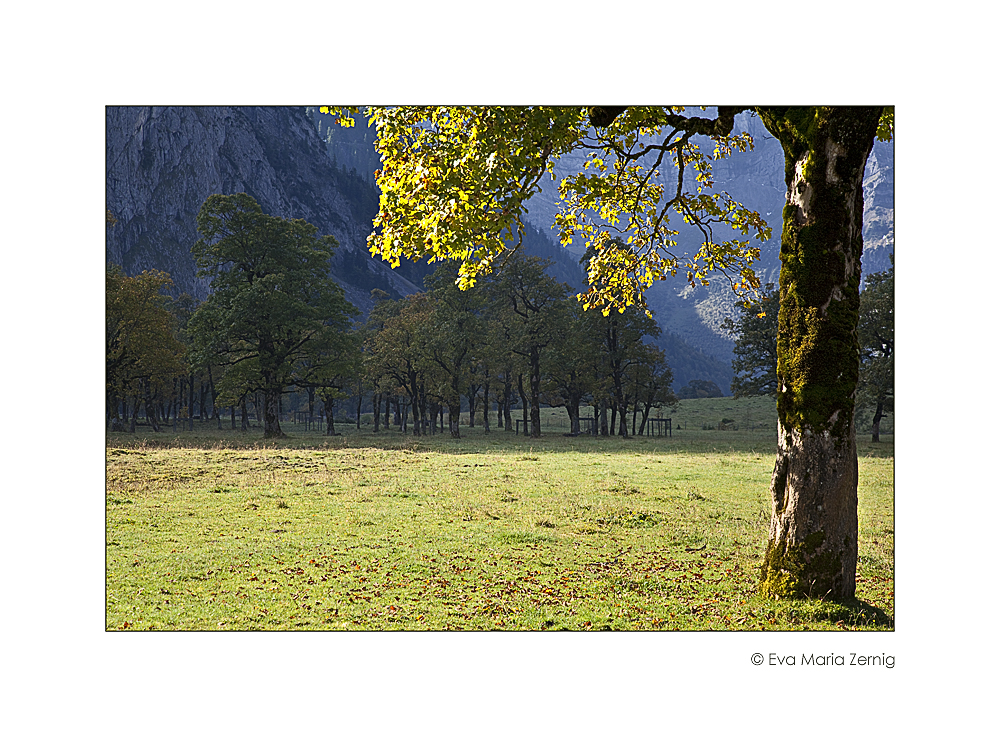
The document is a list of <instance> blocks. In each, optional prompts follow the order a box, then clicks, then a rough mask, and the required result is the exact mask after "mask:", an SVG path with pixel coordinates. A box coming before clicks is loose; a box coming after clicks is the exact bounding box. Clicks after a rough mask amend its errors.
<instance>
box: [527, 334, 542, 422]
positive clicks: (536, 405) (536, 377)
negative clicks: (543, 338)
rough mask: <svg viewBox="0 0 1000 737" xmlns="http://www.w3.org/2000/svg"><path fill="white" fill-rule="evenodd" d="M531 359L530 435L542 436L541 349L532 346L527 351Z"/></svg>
mask: <svg viewBox="0 0 1000 737" xmlns="http://www.w3.org/2000/svg"><path fill="white" fill-rule="evenodd" d="M529 359H530V361H531V437H533V438H540V437H542V412H541V407H540V398H541V386H542V365H541V364H542V355H541V349H540V348H537V347H534V346H532V348H531V350H530V351H529Z"/></svg>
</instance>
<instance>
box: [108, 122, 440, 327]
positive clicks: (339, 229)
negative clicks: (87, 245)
mask: <svg viewBox="0 0 1000 737" xmlns="http://www.w3.org/2000/svg"><path fill="white" fill-rule="evenodd" d="M106 146H107V149H106V151H107V159H106V167H107V208H108V210H110V211H111V213H112V214H113V215H114V217H115V218H117V220H118V223H117V224H116V225H114V226H111V227H109V228H108V229H107V241H106V257H107V260H108V261H109V262H114V263H117V264H120V265H121V266H122V267H123V268H124V270H125V271H126V273H129V274H133V273H137V272H139V271H142V270H143V269H149V268H155V269H161V270H163V271H167V272H170V274H171V275H172V276H173V279H174V283H175V286H176V288H177V290H178V291H183V292H187V293H189V294H191V295H193V296H194V297H196V298H198V299H203V298H204V297H206V296H207V294H208V284H207V282H206V281H205V280H201V279H198V278H197V276H196V273H195V272H196V268H195V265H194V261H193V260H192V258H191V253H190V251H191V246H192V244H194V242H195V241H196V240H197V239H198V232H197V226H196V223H195V216H196V214H197V212H198V209H199V208H200V207H201V205H202V203H203V202H204V201H205V198H206V197H208V196H209V195H210V194H214V193H220V194H234V193H236V192H246V193H247V194H249V195H250V196H252V197H253V198H254V199H256V200H257V202H258V203H259V204H260V206H261V208H263V210H264V212H266V213H268V214H269V215H276V216H279V217H285V218H302V219H304V220H306V221H308V222H310V223H312V224H313V225H315V226H316V227H317V228H318V229H319V232H320V233H321V234H324V235H333V236H335V237H336V238H337V240H338V241H339V242H340V248H338V249H337V254H336V256H335V259H334V264H333V274H334V276H335V278H337V280H338V281H339V282H340V284H341V285H342V286H343V287H344V289H345V291H346V292H347V295H348V298H349V299H350V300H351V301H352V302H353V303H354V304H356V305H357V306H359V307H362V308H364V307H366V306H368V302H369V301H370V297H369V293H370V290H371V289H372V288H374V287H379V288H382V289H384V290H386V291H388V292H390V293H396V294H410V293H413V292H415V291H417V287H418V285H419V284H422V279H423V273H422V271H421V270H420V269H412V268H410V269H406V268H404V269H402V270H400V271H397V272H394V271H393V270H391V269H389V268H388V267H387V266H386V265H385V264H383V263H381V262H380V261H374V260H373V259H371V258H370V257H369V256H368V251H367V247H366V246H365V239H366V238H367V237H368V234H369V232H371V222H372V217H373V216H374V212H375V211H376V210H377V208H378V194H377V192H376V191H375V190H374V189H373V188H372V186H371V185H370V184H369V183H368V182H365V181H363V180H362V179H361V178H360V177H358V176H357V175H356V174H352V173H349V172H346V171H345V170H343V169H341V168H339V167H337V166H335V165H334V163H333V162H332V161H331V159H330V158H329V157H328V156H327V153H326V148H325V146H324V144H323V142H322V141H321V140H320V138H319V136H318V135H317V133H316V130H315V128H314V126H313V124H312V121H311V120H310V119H309V116H308V115H307V114H306V111H305V108H302V107H109V108H107V142H106Z"/></svg>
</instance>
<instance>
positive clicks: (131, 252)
mask: <svg viewBox="0 0 1000 737" xmlns="http://www.w3.org/2000/svg"><path fill="white" fill-rule="evenodd" d="M106 119H107V130H106V174H107V184H106V187H107V189H106V191H107V208H108V210H109V211H110V212H111V213H112V214H113V215H114V216H115V218H117V220H118V223H117V224H116V225H114V226H109V227H108V229H107V241H106V258H107V260H108V261H109V262H114V263H117V264H120V265H121V266H122V267H123V268H124V269H125V271H126V273H129V274H134V273H138V272H140V271H142V270H143V269H149V268H155V269H161V270H163V271H167V272H169V273H170V274H171V275H172V276H173V279H174V283H175V287H176V291H177V292H187V293H189V294H191V295H193V296H194V297H196V298H198V299H202V298H204V297H205V296H207V294H208V284H207V283H206V282H205V281H204V280H200V279H198V278H197V276H196V273H195V272H196V269H195V266H194V262H193V260H192V258H191V254H190V249H191V245H192V244H193V243H194V242H195V241H196V240H197V238H198V233H197V229H196V224H195V215H196V214H197V212H198V209H199V208H200V207H201V204H202V203H203V202H204V201H205V198H206V197H208V195H210V194H214V193H221V194H232V193H236V192H246V193H247V194H250V195H251V196H252V197H254V198H255V199H256V200H257V202H258V203H259V204H260V205H261V207H262V208H263V210H264V211H265V212H266V213H268V214H271V215H277V216H280V217H286V218H292V217H294V218H302V219H304V220H307V221H308V222H310V223H312V224H313V225H315V226H317V228H319V231H320V233H322V234H330V235H333V236H335V237H336V238H337V239H338V241H339V242H340V244H341V246H340V248H338V250H337V253H336V256H335V259H334V263H333V264H332V273H333V275H334V277H335V278H336V279H337V281H338V282H339V283H340V284H341V285H342V286H343V287H344V289H345V291H346V293H347V296H348V298H349V299H350V300H351V301H352V302H353V303H354V304H355V305H356V306H357V307H359V308H360V309H362V310H363V311H367V310H368V308H369V307H370V306H371V299H370V291H371V290H372V289H373V288H380V289H383V290H385V291H386V292H389V293H390V294H394V295H396V296H400V295H403V294H410V293H413V292H415V291H418V289H419V288H420V286H421V285H422V284H423V278H424V276H425V275H426V274H427V273H429V272H430V271H431V268H430V267H428V266H427V265H424V264H412V263H405V262H404V263H403V264H401V266H400V268H399V269H397V270H395V271H394V270H391V269H389V268H388V267H387V266H386V265H385V264H384V263H383V262H381V261H380V260H374V259H372V258H371V257H370V255H369V254H368V250H367V246H366V244H365V241H366V239H367V236H368V234H369V232H370V231H371V223H372V219H373V218H374V216H375V214H376V212H377V208H378V192H377V190H376V189H375V188H374V186H373V177H372V172H373V171H374V168H376V167H377V166H378V157H377V156H376V155H375V153H374V150H373V148H372V142H373V138H372V135H373V131H372V130H371V129H368V128H367V126H366V125H365V124H364V121H363V120H359V125H356V126H355V127H354V128H341V127H339V126H332V127H331V125H330V121H332V118H331V117H330V116H327V115H322V114H320V113H319V112H318V109H316V108H306V107H108V108H107V112H106ZM736 127H737V130H747V131H749V132H750V133H751V134H752V135H753V137H754V142H755V147H754V150H753V151H752V152H748V153H742V154H736V155H734V156H733V157H732V158H730V159H728V160H725V161H721V162H716V164H715V167H714V170H715V179H716V187H715V189H716V190H717V191H720V190H724V191H727V192H729V193H730V194H732V195H733V196H734V197H735V198H736V199H737V200H738V201H740V202H743V203H744V204H747V205H748V206H750V207H753V208H754V209H756V210H757V211H758V212H759V213H760V214H761V215H763V216H764V217H765V218H766V219H767V220H768V222H769V223H770V224H771V226H772V230H773V234H774V235H773V237H772V238H771V240H770V241H769V242H768V243H767V244H765V245H763V246H762V249H761V251H762V255H761V261H760V263H759V266H758V274H759V275H760V276H761V279H762V281H763V282H768V281H773V282H777V279H778V270H779V261H778V251H779V246H780V233H781V210H782V206H783V204H784V197H785V184H784V154H783V153H782V149H781V146H780V144H779V143H778V142H777V141H775V140H774V138H773V137H771V136H770V134H769V133H767V131H766V130H765V129H764V127H763V125H762V124H761V123H760V120H759V119H758V118H757V117H756V116H753V115H751V114H749V113H744V114H742V115H740V116H739V117H738V118H737V122H736ZM581 162H582V155H580V156H577V155H570V156H567V157H565V158H564V159H562V160H560V162H558V164H557V167H556V169H557V173H569V172H570V171H573V170H574V169H575V168H576V167H578V166H580V164H581ZM543 186H544V189H543V191H542V192H541V193H539V194H538V195H536V196H535V198H533V199H532V200H531V202H530V203H529V205H530V212H529V216H528V218H529V221H530V224H531V225H532V226H534V227H531V228H529V229H528V230H529V232H528V233H527V238H526V246H527V249H526V250H527V252H528V253H530V254H532V255H539V256H543V257H546V258H549V259H551V260H552V261H553V262H554V266H553V267H552V270H551V273H553V274H554V275H556V276H557V277H558V278H560V279H562V280H563V281H566V282H569V283H571V284H574V285H577V286H578V285H580V284H581V280H582V278H583V277H582V271H581V269H580V266H579V264H578V260H579V258H580V255H581V254H580V252H579V249H575V250H574V249H573V248H570V249H562V248H560V247H559V246H557V245H556V242H555V240H554V238H553V237H552V231H551V229H550V228H551V225H552V222H553V216H554V214H555V212H556V208H557V206H558V191H557V189H556V182H553V181H551V180H549V178H547V177H546V178H543ZM864 187H865V214H864V239H865V254H864V257H863V260H862V263H863V267H864V270H865V271H866V272H870V271H880V270H884V269H886V268H888V267H889V257H888V255H889V254H890V253H892V251H893V246H894V240H893V148H892V144H891V143H889V144H885V143H878V142H876V144H875V149H874V150H873V152H872V155H871V157H870V158H869V162H868V168H867V170H866V174H865V181H864ZM683 238H684V236H683V235H682V239H683ZM688 238H689V240H690V243H691V244H692V245H693V244H694V243H695V242H696V239H695V238H694V234H693V233H692V234H690V235H689V236H688ZM682 242H684V241H683V240H682ZM648 300H649V304H650V307H651V308H652V309H653V310H654V312H655V314H656V318H657V321H658V322H659V324H660V326H661V328H662V329H663V331H664V335H663V336H662V338H661V339H660V340H659V343H660V345H661V347H662V348H664V350H665V351H666V353H667V358H668V361H669V362H670V364H671V366H672V367H673V369H674V379H675V381H674V387H675V389H676V388H679V387H681V386H684V385H685V384H686V383H687V382H688V381H690V380H691V379H709V380H711V381H714V382H716V383H717V384H718V385H719V386H720V387H721V388H722V389H723V391H724V392H726V393H728V391H729V383H730V381H731V377H732V369H731V363H730V362H731V356H732V341H731V340H730V339H729V337H728V336H727V335H725V334H724V333H722V331H721V328H720V327H719V326H720V324H721V322H722V320H723V319H725V318H726V317H727V316H731V315H733V312H734V310H733V304H734V302H735V297H734V295H733V293H732V291H731V290H730V288H729V286H728V283H727V282H726V281H725V279H721V278H719V279H715V280H713V281H712V284H711V285H710V286H708V287H698V288H691V287H689V286H687V284H686V282H684V281H682V280H676V281H674V282H664V283H661V284H658V285H656V287H655V288H654V289H653V290H652V291H651V292H650V293H649V294H648Z"/></svg>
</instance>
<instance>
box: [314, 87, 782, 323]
mask: <svg viewBox="0 0 1000 737" xmlns="http://www.w3.org/2000/svg"><path fill="white" fill-rule="evenodd" d="M321 110H323V111H324V112H329V113H332V114H334V115H336V116H337V117H338V119H339V120H340V121H341V124H343V125H346V126H350V125H353V122H354V121H353V119H352V118H351V117H350V116H349V115H348V114H347V113H348V112H356V110H352V109H350V108H334V107H324V108H321ZM739 112H740V109H739V108H732V107H730V108H727V107H720V108H718V112H717V116H716V117H715V118H710V117H700V116H696V115H686V114H685V108H684V107H629V108H607V107H590V108H586V107H545V106H537V107H500V106H481V107H467V106H448V107H392V108H387V107H371V108H367V109H366V111H365V113H366V115H367V116H368V124H369V125H370V126H374V127H375V129H376V146H377V148H378V151H379V154H380V156H381V160H382V168H381V169H380V170H378V171H376V172H375V174H376V177H377V181H378V185H379V187H380V189H381V198H380V209H379V214H378V216H377V217H376V219H375V229H374V232H373V233H372V235H371V236H370V237H369V248H370V250H371V252H372V253H373V254H375V255H380V256H381V257H382V258H383V259H384V260H386V261H388V262H389V263H390V264H391V265H393V266H396V265H398V264H399V262H400V259H401V258H408V259H413V260H428V261H431V262H433V261H439V260H445V259H454V260H457V261H458V262H459V264H460V266H459V271H458V283H459V286H461V287H462V288H463V289H464V288H468V287H470V286H472V285H473V284H474V283H475V281H476V279H477V278H478V277H479V276H481V275H484V274H487V273H490V271H491V270H492V269H493V267H494V266H495V265H497V264H498V263H504V262H505V261H506V259H507V258H508V257H509V256H510V254H511V253H512V252H513V251H516V250H517V248H518V247H519V246H520V244H521V242H522V239H523V235H524V220H523V217H524V215H525V213H526V212H527V206H526V203H527V202H528V200H529V199H530V198H531V197H532V196H533V195H535V194H537V193H538V192H539V191H541V184H540V182H541V179H542V177H543V176H545V175H546V174H548V175H550V176H552V177H553V178H555V177H556V174H555V168H554V167H555V162H556V161H557V160H558V159H559V158H560V157H562V156H565V155H566V154H568V153H570V152H572V151H582V152H584V153H585V160H584V163H583V166H582V170H581V171H578V172H576V173H574V174H571V175H569V176H566V177H564V178H563V179H562V181H561V182H560V183H559V193H560V198H561V206H560V210H559V212H558V213H557V215H556V218H555V223H554V227H555V228H556V230H557V231H558V233H559V240H560V242H561V243H562V244H563V245H570V244H573V243H577V244H578V245H582V246H583V247H585V248H586V249H587V250H588V252H589V253H590V254H591V257H590V259H589V262H588V277H589V284H590V286H589V289H588V291H587V292H586V293H585V294H582V295H580V298H581V300H582V301H583V303H584V306H585V307H586V308H588V309H592V308H598V309H601V310H602V311H603V312H604V313H605V314H608V313H609V312H610V310H612V309H616V310H618V311H619V312H621V311H624V310H625V309H626V308H627V307H629V306H630V305H633V304H639V305H641V306H643V307H644V306H645V300H644V293H645V290H646V289H648V288H649V287H650V286H651V285H652V284H653V283H654V282H655V281H658V280H662V279H666V278H667V277H672V276H677V275H678V274H680V273H683V274H685V275H686V276H687V279H688V281H689V282H691V283H692V284H695V283H702V284H704V283H707V280H708V278H709V276H710V275H711V274H712V273H721V274H724V275H726V276H727V277H728V278H729V280H730V283H731V284H732V286H733V289H734V290H737V291H741V290H747V289H751V290H756V289H757V287H759V281H758V279H757V276H756V275H755V274H754V271H753V264H754V262H755V261H756V260H757V259H758V258H759V257H760V249H759V247H757V246H756V245H754V243H760V242H764V241H766V240H768V239H769V238H770V237H771V229H770V227H769V226H768V225H767V223H766V222H765V221H764V219H763V218H762V217H761V216H760V215H759V214H758V213H756V212H754V211H753V210H751V209H749V208H747V207H745V206H743V205H742V204H740V203H739V202H736V201H735V200H734V199H733V198H732V197H731V196H730V195H729V194H727V193H726V192H716V191H713V185H714V181H713V178H712V161H714V160H719V159H725V158H727V157H728V156H730V155H731V154H732V153H734V152H738V151H747V150H751V149H752V148H753V140H752V138H751V137H750V135H749V134H748V133H745V132H744V133H736V134H734V133H733V121H734V118H735V116H736V115H737V114H738V113H739ZM695 136H707V137H709V138H710V139H711V140H712V141H713V142H714V150H713V151H712V153H711V154H707V153H706V152H705V151H704V150H703V148H700V147H699V146H698V144H697V142H696V141H695ZM668 168H669V169H673V170H674V172H673V173H671V172H670V171H669V169H668ZM678 221H680V222H683V223H686V224H688V225H689V226H692V227H694V228H695V229H696V231H697V232H698V233H699V234H700V238H701V243H700V244H699V245H698V246H697V249H696V250H694V251H693V252H688V251H687V250H686V249H683V248H682V247H681V246H680V245H679V241H678V236H679V235H680V230H679V229H678V227H677V226H678V225H679V223H678ZM723 231H724V232H731V233H732V234H734V236H735V237H732V238H729V239H728V240H726V239H724V238H720V237H719V233H720V232H723Z"/></svg>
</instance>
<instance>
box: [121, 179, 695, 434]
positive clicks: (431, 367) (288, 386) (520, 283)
mask: <svg viewBox="0 0 1000 737" xmlns="http://www.w3.org/2000/svg"><path fill="white" fill-rule="evenodd" d="M110 225H111V221H110V220H109V226H110ZM198 230H199V233H200V234H201V238H200V239H199V240H198V241H197V243H196V244H195V245H194V246H193V248H192V253H193V255H194V257H195V261H196V263H197V265H198V267H199V276H201V277H205V278H209V279H211V284H212V292H211V295H210V296H209V297H208V299H206V300H205V301H204V302H202V303H201V304H195V301H194V300H193V299H192V298H191V297H190V296H188V295H181V296H180V297H176V298H171V297H168V296H165V295H164V294H163V292H164V290H165V288H167V287H169V286H170V283H171V282H170V277H169V275H167V274H164V273H162V272H156V271H147V272H143V273H142V274H140V275H138V276H135V277H127V276H125V275H124V274H123V273H122V271H121V269H120V268H118V267H116V266H109V267H108V271H107V355H108V361H107V371H106V375H107V398H108V402H107V407H108V409H107V422H108V427H109V428H110V429H111V430H117V431H126V430H131V431H134V430H135V424H136V420H137V417H138V416H139V411H140V409H142V411H143V413H144V415H145V417H146V420H147V422H148V423H149V425H150V426H151V428H152V429H153V430H154V431H159V430H160V429H161V425H163V424H164V423H167V422H168V421H170V419H171V418H172V421H173V422H174V423H177V422H180V423H181V424H182V426H184V425H186V426H187V427H188V428H193V422H194V418H195V416H196V415H197V416H199V417H201V418H202V419H203V420H209V419H210V420H214V421H215V422H216V423H217V426H218V427H220V428H221V427H222V414H223V412H224V410H226V409H228V414H229V419H230V424H231V426H232V427H233V428H234V429H235V428H236V427H237V414H239V417H240V420H239V427H240V429H243V430H246V429H247V428H248V426H249V421H248V414H249V410H250V409H251V408H252V409H253V412H254V414H255V415H256V416H257V417H258V418H261V417H262V418H263V426H264V436H265V437H269V438H273V437H281V436H282V435H283V434H284V433H283V431H282V429H281V426H280V417H281V415H282V411H283V398H284V397H286V396H287V394H288V393H289V392H292V391H294V392H296V393H297V394H300V395H304V396H305V397H307V406H308V416H309V417H310V418H312V417H313V415H314V411H315V409H316V408H317V407H318V405H322V414H323V415H324V417H325V419H326V432H327V433H329V434H334V432H335V431H334V419H335V417H334V414H335V408H336V406H337V404H338V403H339V402H341V401H342V400H344V399H346V398H348V397H349V396H350V397H353V400H354V401H356V402H357V404H356V407H355V416H356V418H357V422H358V423H359V425H360V416H361V411H362V408H363V407H364V406H366V405H367V406H370V407H371V410H372V412H373V420H374V431H375V432H379V431H380V430H382V429H383V428H387V427H388V425H389V422H390V417H391V418H392V419H393V420H395V422H396V423H397V424H400V425H401V427H403V428H404V429H405V428H406V427H407V426H408V425H409V426H410V427H411V428H412V432H413V433H414V434H417V435H422V434H428V433H434V432H438V431H439V430H443V428H444V423H445V421H446V420H447V424H448V432H450V434H451V435H452V436H453V437H458V436H459V433H460V430H459V416H460V414H461V412H462V411H463V407H464V408H466V409H467V411H468V418H469V419H468V423H469V425H470V426H474V425H475V424H476V422H477V417H478V418H479V420H478V421H479V422H481V424H482V427H483V428H484V430H485V431H486V432H490V431H491V430H492V429H493V427H496V428H498V429H500V428H502V429H503V430H505V431H510V430H512V429H513V425H514V422H513V416H512V415H513V410H514V408H516V407H519V408H520V411H521V420H522V422H523V424H524V426H525V428H526V432H527V433H528V434H529V435H531V436H533V437H538V436H540V435H541V420H540V417H541V413H540V407H541V406H542V405H543V404H545V405H548V406H555V407H565V408H566V411H567V414H568V417H569V420H570V432H571V433H572V434H578V433H580V432H581V408H582V407H584V406H585V405H588V406H589V407H591V408H592V411H593V427H594V428H595V430H596V431H597V432H599V433H601V434H605V435H608V434H617V435H621V436H628V435H632V434H636V433H638V434H641V433H643V432H644V430H645V426H646V424H647V421H648V418H649V415H650V412H651V411H652V410H653V409H654V408H659V407H663V406H666V405H670V404H673V403H676V402H677V397H676V395H675V394H674V393H673V391H672V390H671V383H672V380H673V375H672V372H671V369H670V367H669V365H668V364H667V361H666V357H665V356H664V354H663V351H662V350H661V349H659V348H657V347H656V346H654V345H652V344H651V343H650V342H647V340H648V339H652V338H655V337H656V336H658V335H659V332H660V330H659V327H658V326H657V325H656V323H655V321H654V320H653V319H652V318H651V317H650V316H649V315H647V314H646V312H645V311H643V310H642V309H641V308H633V309H627V310H625V311H624V312H621V313H619V312H617V311H615V310H611V311H609V314H607V315H604V314H602V313H601V312H600V311H597V310H587V311H584V309H583V307H582V305H581V303H580V302H579V301H578V300H577V299H575V297H573V296H571V293H570V289H569V288H568V287H567V286H566V285H565V284H564V283H562V282H560V281H558V280H557V279H555V278H553V277H552V276H550V275H548V274H547V273H546V266H547V265H548V262H547V261H545V260H543V259H540V258H537V257H532V256H524V255H520V254H518V255H513V256H511V258H509V259H508V261H507V263H506V264H505V265H504V266H503V268H501V269H499V270H497V271H496V272H495V273H494V274H492V275H490V276H489V277H486V278H484V279H481V280H480V283H479V284H477V287H476V288H475V289H472V290H467V291H461V290H460V289H459V288H458V287H457V286H456V277H457V271H456V269H455V267H454V266H453V265H452V264H451V263H450V262H445V263H444V264H442V265H441V266H439V267H438V268H437V269H436V270H435V271H434V272H433V273H431V274H430V275H428V276H427V277H426V278H425V280H424V281H425V284H424V286H425V291H424V292H422V293H419V294H415V295H410V296H408V297H402V298H393V296H392V295H390V294H389V293H387V292H386V291H384V290H381V289H374V290H372V296H373V298H374V299H375V302H376V304H375V307H374V308H373V309H372V311H371V313H370V315H369V317H368V319H367V321H366V322H364V323H358V322H356V321H355V318H357V316H358V314H359V313H358V312H357V310H356V309H355V308H354V307H353V306H352V305H351V304H350V303H349V302H348V301H347V300H346V299H345V297H344V294H343V291H342V290H341V289H340V287H339V286H338V285H337V284H336V283H335V282H334V281H333V280H332V278H331V277H330V262H331V258H332V256H333V252H334V248H335V247H336V242H335V241H334V239H333V238H332V237H329V236H325V237H321V236H318V235H317V234H316V228H315V227H313V226H312V225H310V224H308V223H305V222H304V221H301V220H284V219H282V218H276V217H272V216H269V215H266V214H264V213H263V212H262V211H261V209H260V207H259V205H258V204H257V203H256V202H255V201H254V200H253V198H251V197H249V196H248V195H245V194H237V195H212V196H210V197H209V198H208V199H207V200H206V201H205V203H204V205H203V206H202V208H201V210H200V211H199V214H198ZM369 398H370V400H369ZM369 401H370V404H369ZM494 413H495V417H496V422H495V425H494V423H493V421H492V416H493V414H494ZM410 416H412V419H409V418H410Z"/></svg>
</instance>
